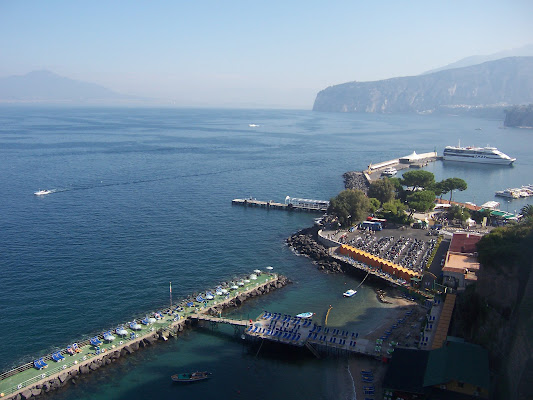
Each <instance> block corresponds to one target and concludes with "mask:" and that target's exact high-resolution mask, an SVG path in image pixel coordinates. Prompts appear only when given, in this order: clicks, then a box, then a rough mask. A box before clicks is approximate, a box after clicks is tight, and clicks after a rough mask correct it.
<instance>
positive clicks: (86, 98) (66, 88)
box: [0, 70, 131, 103]
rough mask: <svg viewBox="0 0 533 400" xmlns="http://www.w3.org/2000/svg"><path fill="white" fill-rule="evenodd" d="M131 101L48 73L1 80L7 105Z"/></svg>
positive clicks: (0, 89)
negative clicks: (8, 103)
mask: <svg viewBox="0 0 533 400" xmlns="http://www.w3.org/2000/svg"><path fill="white" fill-rule="evenodd" d="M129 98H131V97H130V96H126V95H122V94H119V93H116V92H113V91H112V90H109V89H107V88H105V87H103V86H100V85H97V84H94V83H89V82H82V81H76V80H73V79H69V78H65V77H62V76H59V75H57V74H54V73H53V72H50V71H46V70H42V71H33V72H30V73H28V74H26V75H17V76H9V77H5V78H0V101H4V102H71V103H77V102H99V101H107V102H109V101H118V100H126V99H129Z"/></svg>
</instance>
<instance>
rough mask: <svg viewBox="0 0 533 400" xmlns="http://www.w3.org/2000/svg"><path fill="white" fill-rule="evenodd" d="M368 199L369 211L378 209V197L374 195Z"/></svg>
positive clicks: (379, 205) (379, 204)
mask: <svg viewBox="0 0 533 400" xmlns="http://www.w3.org/2000/svg"><path fill="white" fill-rule="evenodd" d="M368 200H370V209H369V211H370V212H376V210H379V207H381V203H380V202H379V200H378V199H376V198H375V197H370V198H369V199H368Z"/></svg>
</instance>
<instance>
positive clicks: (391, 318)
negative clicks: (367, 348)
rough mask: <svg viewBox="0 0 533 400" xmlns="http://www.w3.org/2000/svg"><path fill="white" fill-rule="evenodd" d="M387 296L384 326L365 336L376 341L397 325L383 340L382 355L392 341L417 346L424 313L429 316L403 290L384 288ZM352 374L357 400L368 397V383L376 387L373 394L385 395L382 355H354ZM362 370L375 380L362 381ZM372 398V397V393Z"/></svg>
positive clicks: (384, 371)
mask: <svg viewBox="0 0 533 400" xmlns="http://www.w3.org/2000/svg"><path fill="white" fill-rule="evenodd" d="M384 298H385V300H386V301H387V302H390V303H391V310H390V313H388V315H387V316H386V317H385V319H384V320H383V322H382V323H381V325H379V326H378V327H377V328H376V329H375V330H373V331H372V332H370V333H369V334H367V335H366V336H365V338H366V339H368V340H370V341H371V342H372V341H375V340H376V339H379V338H381V337H382V336H383V335H384V334H385V332H386V331H388V330H389V329H390V328H391V327H392V326H393V325H397V328H395V329H392V330H391V332H392V333H391V334H390V336H389V338H388V339H387V340H386V341H384V342H383V345H382V353H381V354H382V355H384V354H386V351H387V350H388V349H390V348H392V347H391V346H389V343H391V342H396V343H398V346H402V347H411V348H413V347H415V341H416V337H417V335H418V333H419V332H420V326H421V324H422V323H423V322H424V316H425V315H426V309H425V308H424V307H422V306H421V305H420V304H418V303H416V302H414V301H412V300H408V299H406V298H404V297H402V296H401V292H400V291H399V290H397V289H392V288H391V289H388V290H386V291H385V295H384ZM410 310H411V311H412V312H411V315H409V316H407V317H406V313H407V312H409V311H410ZM402 318H403V319H404V322H403V323H402V324H398V320H401V319H402ZM349 368H350V374H351V375H352V377H353V380H354V384H355V392H356V396H357V399H358V400H361V399H364V398H365V397H369V395H368V394H367V395H365V390H364V387H365V386H374V390H375V394H374V396H373V397H375V398H377V399H379V398H383V392H382V385H381V384H382V382H383V378H384V377H385V373H386V371H387V364H386V363H384V362H383V361H382V360H380V359H379V357H375V358H372V357H365V356H355V357H353V358H351V359H350V361H349ZM362 371H372V375H373V382H372V383H368V382H366V383H365V382H363V380H362V378H361V372H362ZM371 397H372V396H371Z"/></svg>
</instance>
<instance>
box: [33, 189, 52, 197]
mask: <svg viewBox="0 0 533 400" xmlns="http://www.w3.org/2000/svg"><path fill="white" fill-rule="evenodd" d="M50 193H52V191H51V190H38V191H36V192H35V193H33V194H34V195H35V196H44V195H47V194H50Z"/></svg>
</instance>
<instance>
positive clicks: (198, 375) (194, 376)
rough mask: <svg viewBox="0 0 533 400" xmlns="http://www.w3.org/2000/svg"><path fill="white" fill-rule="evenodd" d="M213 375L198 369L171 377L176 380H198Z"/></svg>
mask: <svg viewBox="0 0 533 400" xmlns="http://www.w3.org/2000/svg"><path fill="white" fill-rule="evenodd" d="M210 375H211V373H210V372H207V371H203V372H200V371H197V372H184V373H182V374H175V375H172V376H171V377H170V378H171V379H172V380H173V381H174V382H198V381H203V380H204V379H207V378H209V376H210Z"/></svg>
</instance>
